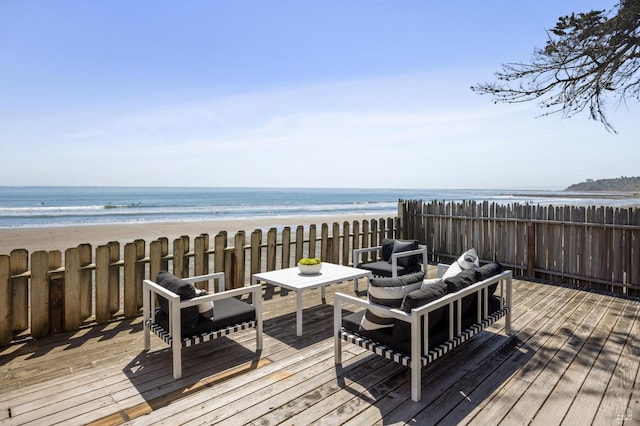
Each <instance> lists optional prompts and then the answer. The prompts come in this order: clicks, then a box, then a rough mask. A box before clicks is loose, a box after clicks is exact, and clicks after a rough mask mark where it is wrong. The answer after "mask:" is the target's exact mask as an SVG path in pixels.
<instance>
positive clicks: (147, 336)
mask: <svg viewBox="0 0 640 426" xmlns="http://www.w3.org/2000/svg"><path fill="white" fill-rule="evenodd" d="M143 328H144V350H145V351H148V350H149V349H150V348H151V330H149V327H147V326H146V324H143Z"/></svg>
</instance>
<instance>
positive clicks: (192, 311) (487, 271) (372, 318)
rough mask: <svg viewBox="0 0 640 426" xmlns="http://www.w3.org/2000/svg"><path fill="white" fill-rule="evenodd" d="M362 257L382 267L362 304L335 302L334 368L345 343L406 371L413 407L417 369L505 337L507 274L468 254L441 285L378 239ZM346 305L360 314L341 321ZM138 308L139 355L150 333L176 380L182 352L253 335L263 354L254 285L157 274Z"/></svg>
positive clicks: (219, 276)
mask: <svg viewBox="0 0 640 426" xmlns="http://www.w3.org/2000/svg"><path fill="white" fill-rule="evenodd" d="M361 250H362V249H361ZM366 250H369V251H372V250H381V251H382V260H379V261H378V260H374V261H373V262H372V265H369V267H373V269H375V271H374V270H373V269H369V270H370V271H372V272H373V275H374V278H370V279H369V285H368V290H367V298H366V299H363V298H360V297H356V296H351V295H346V294H342V293H335V296H334V346H335V362H336V364H337V365H341V364H342V344H343V343H342V341H343V340H344V341H347V342H351V343H353V344H356V345H358V346H361V347H363V348H366V349H368V350H370V351H372V352H374V353H375V354H378V355H381V356H383V357H385V358H388V359H390V360H392V361H394V362H397V363H400V364H402V365H404V366H407V367H410V369H411V398H412V399H413V400H414V401H419V400H420V397H421V373H422V368H423V367H425V366H426V365H428V364H429V363H431V362H433V361H435V360H436V359H438V358H439V357H441V356H442V355H444V354H445V353H447V352H449V351H450V350H452V349H453V348H455V347H457V346H459V345H461V344H462V343H464V342H465V341H467V340H468V339H470V338H471V337H473V336H474V335H476V334H478V333H479V332H481V331H482V330H484V329H485V328H487V327H489V326H490V325H491V324H493V323H494V322H495V321H497V320H499V319H500V318H502V317H503V316H504V317H506V320H505V332H506V333H507V334H510V333H511V321H510V310H511V279H512V275H511V271H505V270H503V268H502V266H501V265H500V264H498V263H495V262H492V263H488V264H485V265H483V266H480V263H479V259H478V256H477V254H476V253H475V250H473V249H471V250H469V251H467V252H465V253H464V254H463V255H462V256H460V258H459V259H458V260H457V261H456V262H454V263H453V264H452V265H438V276H439V277H440V278H435V279H425V271H426V260H427V258H426V252H427V248H426V246H424V245H419V244H418V243H417V242H416V241H403V240H385V241H383V243H382V245H381V246H379V247H372V248H367V249H366ZM361 253H362V251H360V252H359V253H357V254H356V253H355V251H354V266H355V265H357V267H358V268H364V267H365V266H367V265H366V264H361V263H360V262H359V259H358V260H356V256H359V255H361ZM399 253H405V254H403V255H398V254H399ZM406 253H409V255H406ZM385 259H386V260H385ZM381 262H386V263H387V264H388V265H390V267H389V268H387V267H386V266H385V265H383V264H382V263H381ZM375 263H377V265H374V264H375ZM415 265H417V268H416V266H415ZM423 265H424V270H423ZM376 271H377V272H376ZM379 272H382V273H379ZM216 280H217V281H218V291H217V292H214V291H213V288H214V287H213V282H214V281H216ZM204 282H207V283H208V291H204V290H201V289H200V288H198V287H203V286H204V284H197V283H204ZM194 283H196V285H194ZM356 290H357V287H356ZM247 295H249V296H250V298H247V297H246V296H247ZM154 296H156V297H154ZM243 298H244V299H248V300H247V301H245V300H242V299H243ZM156 299H157V303H156ZM347 303H348V304H351V305H355V306H357V307H359V308H362V309H359V310H358V311H356V312H353V313H350V312H347V314H346V315H345V313H344V312H343V309H344V307H345V304H347ZM143 309H144V332H145V336H144V337H145V350H149V348H150V334H151V332H153V333H154V334H155V335H156V336H158V337H159V338H161V339H162V340H163V341H164V342H165V343H167V344H168V345H169V346H170V347H171V350H172V354H173V377H174V378H175V379H178V378H180V377H181V376H182V359H181V349H182V348H185V347H189V346H192V345H195V344H199V343H203V342H207V341H209V340H212V339H215V338H217V337H221V336H225V335H228V334H230V333H233V332H235V331H239V330H244V329H247V328H255V329H256V350H257V351H258V352H259V351H260V350H261V349H262V340H263V339H262V286H261V285H258V284H255V285H250V286H245V287H242V288H238V289H233V290H225V287H224V274H223V273H215V274H209V275H203V276H199V277H192V278H188V279H179V278H177V277H175V276H173V275H172V274H170V273H168V272H165V271H163V272H161V273H159V274H158V277H157V279H156V282H153V281H150V280H145V281H144V284H143Z"/></svg>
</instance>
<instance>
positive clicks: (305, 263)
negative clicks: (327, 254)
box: [298, 257, 322, 275]
mask: <svg viewBox="0 0 640 426" xmlns="http://www.w3.org/2000/svg"><path fill="white" fill-rule="evenodd" d="M298 269H299V270H300V273H301V274H305V275H308V274H317V273H319V272H320V269H322V261H321V260H320V259H318V258H317V257H303V258H302V259H300V260H299V261H298Z"/></svg>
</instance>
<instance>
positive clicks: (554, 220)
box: [398, 200, 640, 296]
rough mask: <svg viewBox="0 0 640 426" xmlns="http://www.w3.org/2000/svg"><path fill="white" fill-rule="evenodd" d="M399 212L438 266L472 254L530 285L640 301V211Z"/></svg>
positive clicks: (416, 207) (478, 207)
mask: <svg viewBox="0 0 640 426" xmlns="http://www.w3.org/2000/svg"><path fill="white" fill-rule="evenodd" d="M398 211H399V213H398V214H399V216H400V220H401V221H402V223H403V224H404V225H403V227H404V228H405V231H406V235H407V237H408V238H415V239H418V240H420V241H422V242H423V243H426V244H427V246H428V248H429V256H430V260H431V261H433V262H445V263H450V262H451V261H453V260H454V259H455V258H456V257H457V256H459V255H460V253H463V252H464V251H465V250H467V249H468V248H471V247H473V248H475V249H476V250H477V252H478V255H479V256H480V259H482V260H484V261H494V260H495V261H498V262H500V263H502V264H504V265H505V266H507V267H509V268H512V269H514V273H515V274H517V275H519V276H522V277H525V278H528V279H531V280H549V281H555V282H563V283H568V284H572V285H575V286H578V287H584V288H589V289H597V290H607V291H612V292H615V293H618V294H623V295H632V296H640V209H638V208H613V207H607V206H590V207H580V206H560V207H556V206H551V205H528V204H524V205H521V204H517V203H516V204H496V203H489V202H480V203H478V202H473V201H465V202H461V203H452V202H441V201H431V202H423V201H421V200H411V201H401V202H400V203H399V209H398Z"/></svg>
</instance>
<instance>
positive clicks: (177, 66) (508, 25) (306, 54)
mask: <svg viewBox="0 0 640 426" xmlns="http://www.w3.org/2000/svg"><path fill="white" fill-rule="evenodd" d="M616 3H617V1H605V0H601V1H592V0H570V1H563V0H540V1H537V2H534V3H532V2H514V1H513V0H496V1H493V0H490V1H487V2H479V1H477V0H462V1H456V2H449V1H437V2H436V1H431V0H422V1H420V0H406V1H402V0H400V1H391V0H386V1H381V0H353V1H349V0H322V1H313V0H309V1H296V0H290V1H282V0H269V1H265V0H246V1H230V0H226V1H222V0H206V1H205V0H190V1H168V0H153V1H151V0H136V1H130V0H109V1H97V0H96V1H87V0H55V1H51V0H0V149H1V152H2V154H0V158H1V159H2V160H1V163H2V166H0V185H10V186H23V185H98V186H112V185H113V186H121V185H122V186H211V187H219V186H224V187H329V188H332V187H336V188H432V189H453V188H458V189H472V188H478V189H562V188H564V187H567V186H569V185H571V184H573V183H578V182H583V181H585V180H586V179H605V178H615V177H620V176H640V170H639V168H640V167H639V166H638V164H640V163H639V162H638V158H639V157H640V143H638V130H639V128H640V127H639V124H638V120H637V119H634V118H636V117H637V116H638V105H637V104H633V103H629V104H627V105H622V106H619V107H616V105H611V109H610V112H609V118H610V121H612V123H613V125H614V127H615V129H616V130H617V133H610V132H607V131H606V129H605V128H604V127H603V126H602V124H600V123H599V122H595V121H593V120H590V119H589V118H588V116H587V115H586V114H583V115H578V116H575V117H573V118H570V119H563V118H562V117H561V116H560V115H553V116H550V117H540V114H541V113H542V112H543V111H542V110H541V109H539V108H538V107H537V105H536V104H535V103H530V104H517V105H515V104H495V103H494V102H493V101H492V99H491V98H490V97H488V96H486V95H485V96H481V95H478V94H476V93H474V92H472V91H471V89H470V86H472V85H473V84H476V83H479V82H485V81H491V80H492V78H493V74H494V72H496V71H499V70H500V66H501V64H504V63H513V62H526V61H527V60H528V59H529V58H530V57H531V54H532V52H533V50H534V48H535V47H542V46H544V43H545V41H546V37H547V35H546V32H545V31H546V30H548V29H550V28H552V27H553V26H554V25H555V23H556V21H557V18H558V17H559V16H562V15H566V14H570V13H571V12H574V11H575V12H580V11H582V12H586V11H588V10H591V9H611V8H612V7H613V6H615V5H616Z"/></svg>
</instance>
